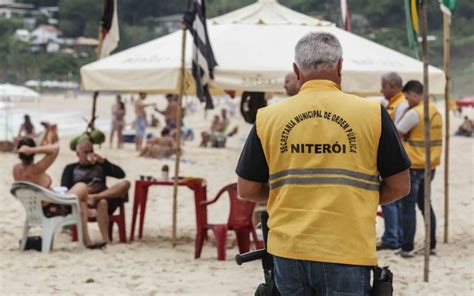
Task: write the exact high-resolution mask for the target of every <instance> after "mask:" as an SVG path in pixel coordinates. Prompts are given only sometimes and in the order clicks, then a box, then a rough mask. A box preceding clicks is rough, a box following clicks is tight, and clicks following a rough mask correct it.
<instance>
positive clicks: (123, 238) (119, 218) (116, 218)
mask: <svg viewBox="0 0 474 296" xmlns="http://www.w3.org/2000/svg"><path fill="white" fill-rule="evenodd" d="M88 221H89V222H97V220H96V218H95V217H92V218H89V220H88ZM114 223H117V226H118V231H119V238H120V242H121V243H126V242H127V233H126V232H127V231H126V228H125V206H124V203H122V204H120V206H119V212H118V214H115V215H110V216H109V236H110V240H111V241H112V234H113V228H114ZM72 241H73V242H75V241H77V229H76V227H75V226H73V227H72Z"/></svg>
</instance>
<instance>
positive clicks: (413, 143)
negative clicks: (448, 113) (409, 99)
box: [404, 102, 443, 169]
mask: <svg viewBox="0 0 474 296" xmlns="http://www.w3.org/2000/svg"><path fill="white" fill-rule="evenodd" d="M413 109H414V110H415V111H416V113H417V114H418V117H419V118H420V121H419V123H418V124H417V125H416V127H414V128H413V129H412V130H411V131H410V132H409V133H408V134H407V137H406V139H407V140H406V141H404V146H405V150H406V152H407V153H408V156H409V157H410V160H411V163H412V166H411V168H413V169H424V168H425V159H426V153H425V121H424V114H425V113H424V110H423V103H421V104H419V105H417V106H416V107H413ZM429 115H430V116H429V118H430V144H431V168H435V167H436V166H438V165H439V164H440V162H441V150H442V145H443V119H442V117H441V114H440V113H439V111H438V109H437V108H436V106H435V105H434V104H433V103H432V102H430V103H429Z"/></svg>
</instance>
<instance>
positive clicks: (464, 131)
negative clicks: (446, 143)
mask: <svg viewBox="0 0 474 296" xmlns="http://www.w3.org/2000/svg"><path fill="white" fill-rule="evenodd" d="M473 129H474V125H473V123H472V120H470V119H469V117H467V116H464V121H463V123H462V124H461V125H460V126H459V128H458V130H457V131H456V133H455V135H456V136H464V137H471V136H472V131H473Z"/></svg>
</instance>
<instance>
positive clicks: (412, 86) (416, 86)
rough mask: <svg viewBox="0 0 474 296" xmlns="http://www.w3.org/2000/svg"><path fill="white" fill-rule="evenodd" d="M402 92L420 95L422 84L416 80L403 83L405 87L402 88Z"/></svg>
mask: <svg viewBox="0 0 474 296" xmlns="http://www.w3.org/2000/svg"><path fill="white" fill-rule="evenodd" d="M402 91H403V92H404V93H409V92H413V93H415V94H417V95H422V94H423V84H421V82H419V81H418V80H410V81H408V82H407V83H405V86H404V87H403V89H402Z"/></svg>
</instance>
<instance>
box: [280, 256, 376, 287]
mask: <svg viewBox="0 0 474 296" xmlns="http://www.w3.org/2000/svg"><path fill="white" fill-rule="evenodd" d="M273 263H274V267H275V282H276V285H277V288H278V291H279V292H280V294H281V295H282V296H284V295H292V296H299V295H301V296H306V295H308V296H310V295H318V296H319V295H324V296H337V295H341V296H342V295H346V296H348V295H353V296H359V295H360V296H362V295H369V293H370V267H368V266H358V265H345V264H335V263H323V262H315V261H306V260H294V259H286V258H282V257H278V256H273Z"/></svg>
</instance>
